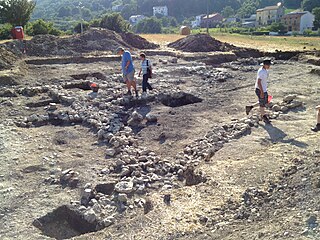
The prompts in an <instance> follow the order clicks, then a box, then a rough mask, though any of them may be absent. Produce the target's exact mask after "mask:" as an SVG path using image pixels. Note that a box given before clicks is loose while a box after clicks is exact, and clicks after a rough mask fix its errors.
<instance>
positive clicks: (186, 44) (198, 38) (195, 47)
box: [168, 34, 236, 52]
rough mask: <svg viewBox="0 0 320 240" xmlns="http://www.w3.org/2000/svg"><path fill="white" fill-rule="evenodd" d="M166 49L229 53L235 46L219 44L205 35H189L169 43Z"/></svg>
mask: <svg viewBox="0 0 320 240" xmlns="http://www.w3.org/2000/svg"><path fill="white" fill-rule="evenodd" d="M168 47H171V48H174V49H177V50H181V51H185V52H213V51H222V52H226V51H231V50H234V49H236V47H235V46H233V45H231V44H228V43H223V42H220V41H218V40H216V39H214V38H212V37H211V36H209V35H207V34H196V35H190V36H187V37H185V38H182V39H179V40H177V41H175V42H173V43H170V44H169V45H168Z"/></svg>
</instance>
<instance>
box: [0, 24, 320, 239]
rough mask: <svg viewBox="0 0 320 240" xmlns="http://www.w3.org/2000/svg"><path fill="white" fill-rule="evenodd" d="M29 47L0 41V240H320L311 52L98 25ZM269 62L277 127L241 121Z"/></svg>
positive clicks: (319, 57) (318, 80) (316, 78)
mask: <svg viewBox="0 0 320 240" xmlns="http://www.w3.org/2000/svg"><path fill="white" fill-rule="evenodd" d="M25 46H26V53H23V52H21V50H20V47H19V42H18V41H9V42H6V43H2V44H1V45H0V85H1V88H0V109H1V114H0V118H1V121H0V156H1V158H0V159H1V161H0V202H1V204H0V226H1V227H0V239H23V240H28V239H30V240H43V239H58V240H60V239H61V240H62V239H77V240H80V239H81V240H83V239H94V240H95V239H96V240H100V239H106V240H139V239H143V240H144V239H145V240H175V239H178V240H191V239H197V240H198V239H199V240H207V239H208V240H210V239H214V240H227V239H228V240H240V239H244V240H254V239H265V240H268V239H270V240H271V239H277V240H282V239H296V240H298V239H299V240H300V239H301V240H304V239H306V240H307V239H320V229H319V226H318V223H319V219H318V217H320V206H319V201H320V141H319V138H320V135H319V133H315V132H312V131H311V130H310V128H311V127H313V126H314V125H315V123H316V118H315V113H316V111H315V107H316V106H317V105H319V104H320V102H319V91H320V90H319V89H320V51H319V50H312V51H311V50H310V51H309V50H303V49H301V51H296V50H295V51H282V50H281V49H274V51H262V50H261V49H253V48H247V47H243V46H239V45H233V44H231V43H224V42H221V41H218V40H217V39H215V38H213V37H211V36H209V35H206V34H195V35H189V36H186V37H184V38H181V39H178V40H177V41H174V42H171V43H168V44H160V45H158V44H156V43H154V42H152V41H148V40H146V39H145V38H142V37H140V36H138V35H135V34H131V33H124V34H118V33H115V32H113V31H110V30H99V29H91V30H90V31H87V32H85V33H84V34H81V35H74V36H71V37H65V38H59V37H55V36H51V35H38V36H35V37H33V38H32V39H30V40H27V41H26V43H25ZM118 47H123V48H124V49H125V50H129V51H130V52H131V54H132V56H133V62H134V65H135V68H136V76H135V78H136V80H137V85H138V90H139V93H140V96H139V97H136V96H134V95H133V96H127V95H125V93H126V91H127V89H126V85H125V83H124V81H123V78H122V74H121V57H120V56H118V55H116V54H115V52H114V51H115V49H117V48H118ZM142 52H143V53H145V54H146V56H147V58H148V59H150V61H151V63H152V68H153V78H152V79H150V80H149V82H150V84H151V85H152V86H153V90H152V91H150V92H148V95H146V96H144V97H142V96H141V93H142V90H141V81H142V78H141V77H138V71H139V68H140V60H139V58H138V57H139V55H140V53H142ZM266 58H268V59H271V60H272V62H273V63H274V64H273V65H272V66H271V68H270V71H269V87H268V88H269V93H270V95H272V101H271V102H270V103H269V104H268V105H267V111H268V114H269V117H270V120H271V124H266V123H264V122H263V121H261V119H260V114H259V108H256V109H253V110H252V111H251V112H250V113H249V114H248V115H247V114H246V112H245V106H246V105H248V104H253V103H255V102H256V101H257V96H256V95H255V92H254V91H255V86H254V84H255V81H256V77H257V71H258V69H259V67H260V63H261V62H262V61H263V60H264V59H266ZM92 83H95V84H97V85H98V86H99V91H98V92H96V91H92V88H91V84H92Z"/></svg>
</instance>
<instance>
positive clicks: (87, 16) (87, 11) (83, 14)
mask: <svg viewBox="0 0 320 240" xmlns="http://www.w3.org/2000/svg"><path fill="white" fill-rule="evenodd" d="M81 17H83V18H84V19H86V20H88V19H91V17H92V13H91V11H90V9H88V8H83V9H81Z"/></svg>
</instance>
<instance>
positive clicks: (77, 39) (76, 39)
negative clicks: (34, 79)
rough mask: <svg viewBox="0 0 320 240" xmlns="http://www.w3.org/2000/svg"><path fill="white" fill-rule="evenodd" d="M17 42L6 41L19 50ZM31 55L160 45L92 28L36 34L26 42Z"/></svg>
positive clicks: (132, 35) (77, 52)
mask: <svg viewBox="0 0 320 240" xmlns="http://www.w3.org/2000/svg"><path fill="white" fill-rule="evenodd" d="M16 45H17V44H16V42H15V41H14V42H9V43H6V46H7V47H8V48H9V49H13V50H15V51H16V52H19V49H18V48H17V46H16ZM26 45H27V55H29V56H54V55H61V56H68V55H69V56H70V55H73V56H79V55H81V54H83V53H89V52H92V51H111V52H113V51H114V50H115V49H116V48H117V47H119V46H122V47H125V48H127V49H133V48H138V49H155V48H157V47H158V45H156V44H153V43H150V42H148V41H147V40H146V39H144V38H142V37H139V36H137V35H134V34H132V33H123V34H121V35H120V34H118V33H116V32H114V31H111V30H107V29H104V30H98V29H90V30H89V31H87V32H85V33H84V34H82V35H80V34H79V35H76V36H71V37H67V38H59V37H56V36H52V35H36V36H34V37H33V38H32V39H31V40H28V41H27V42H26Z"/></svg>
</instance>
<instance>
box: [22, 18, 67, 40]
mask: <svg viewBox="0 0 320 240" xmlns="http://www.w3.org/2000/svg"><path fill="white" fill-rule="evenodd" d="M27 33H28V35H30V36H35V35H40V34H51V35H57V36H59V35H61V33H62V32H61V31H60V30H58V29H57V28H55V27H53V23H52V22H46V21H44V20H43V19H38V20H36V21H34V22H31V23H29V24H28V25H27Z"/></svg>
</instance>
